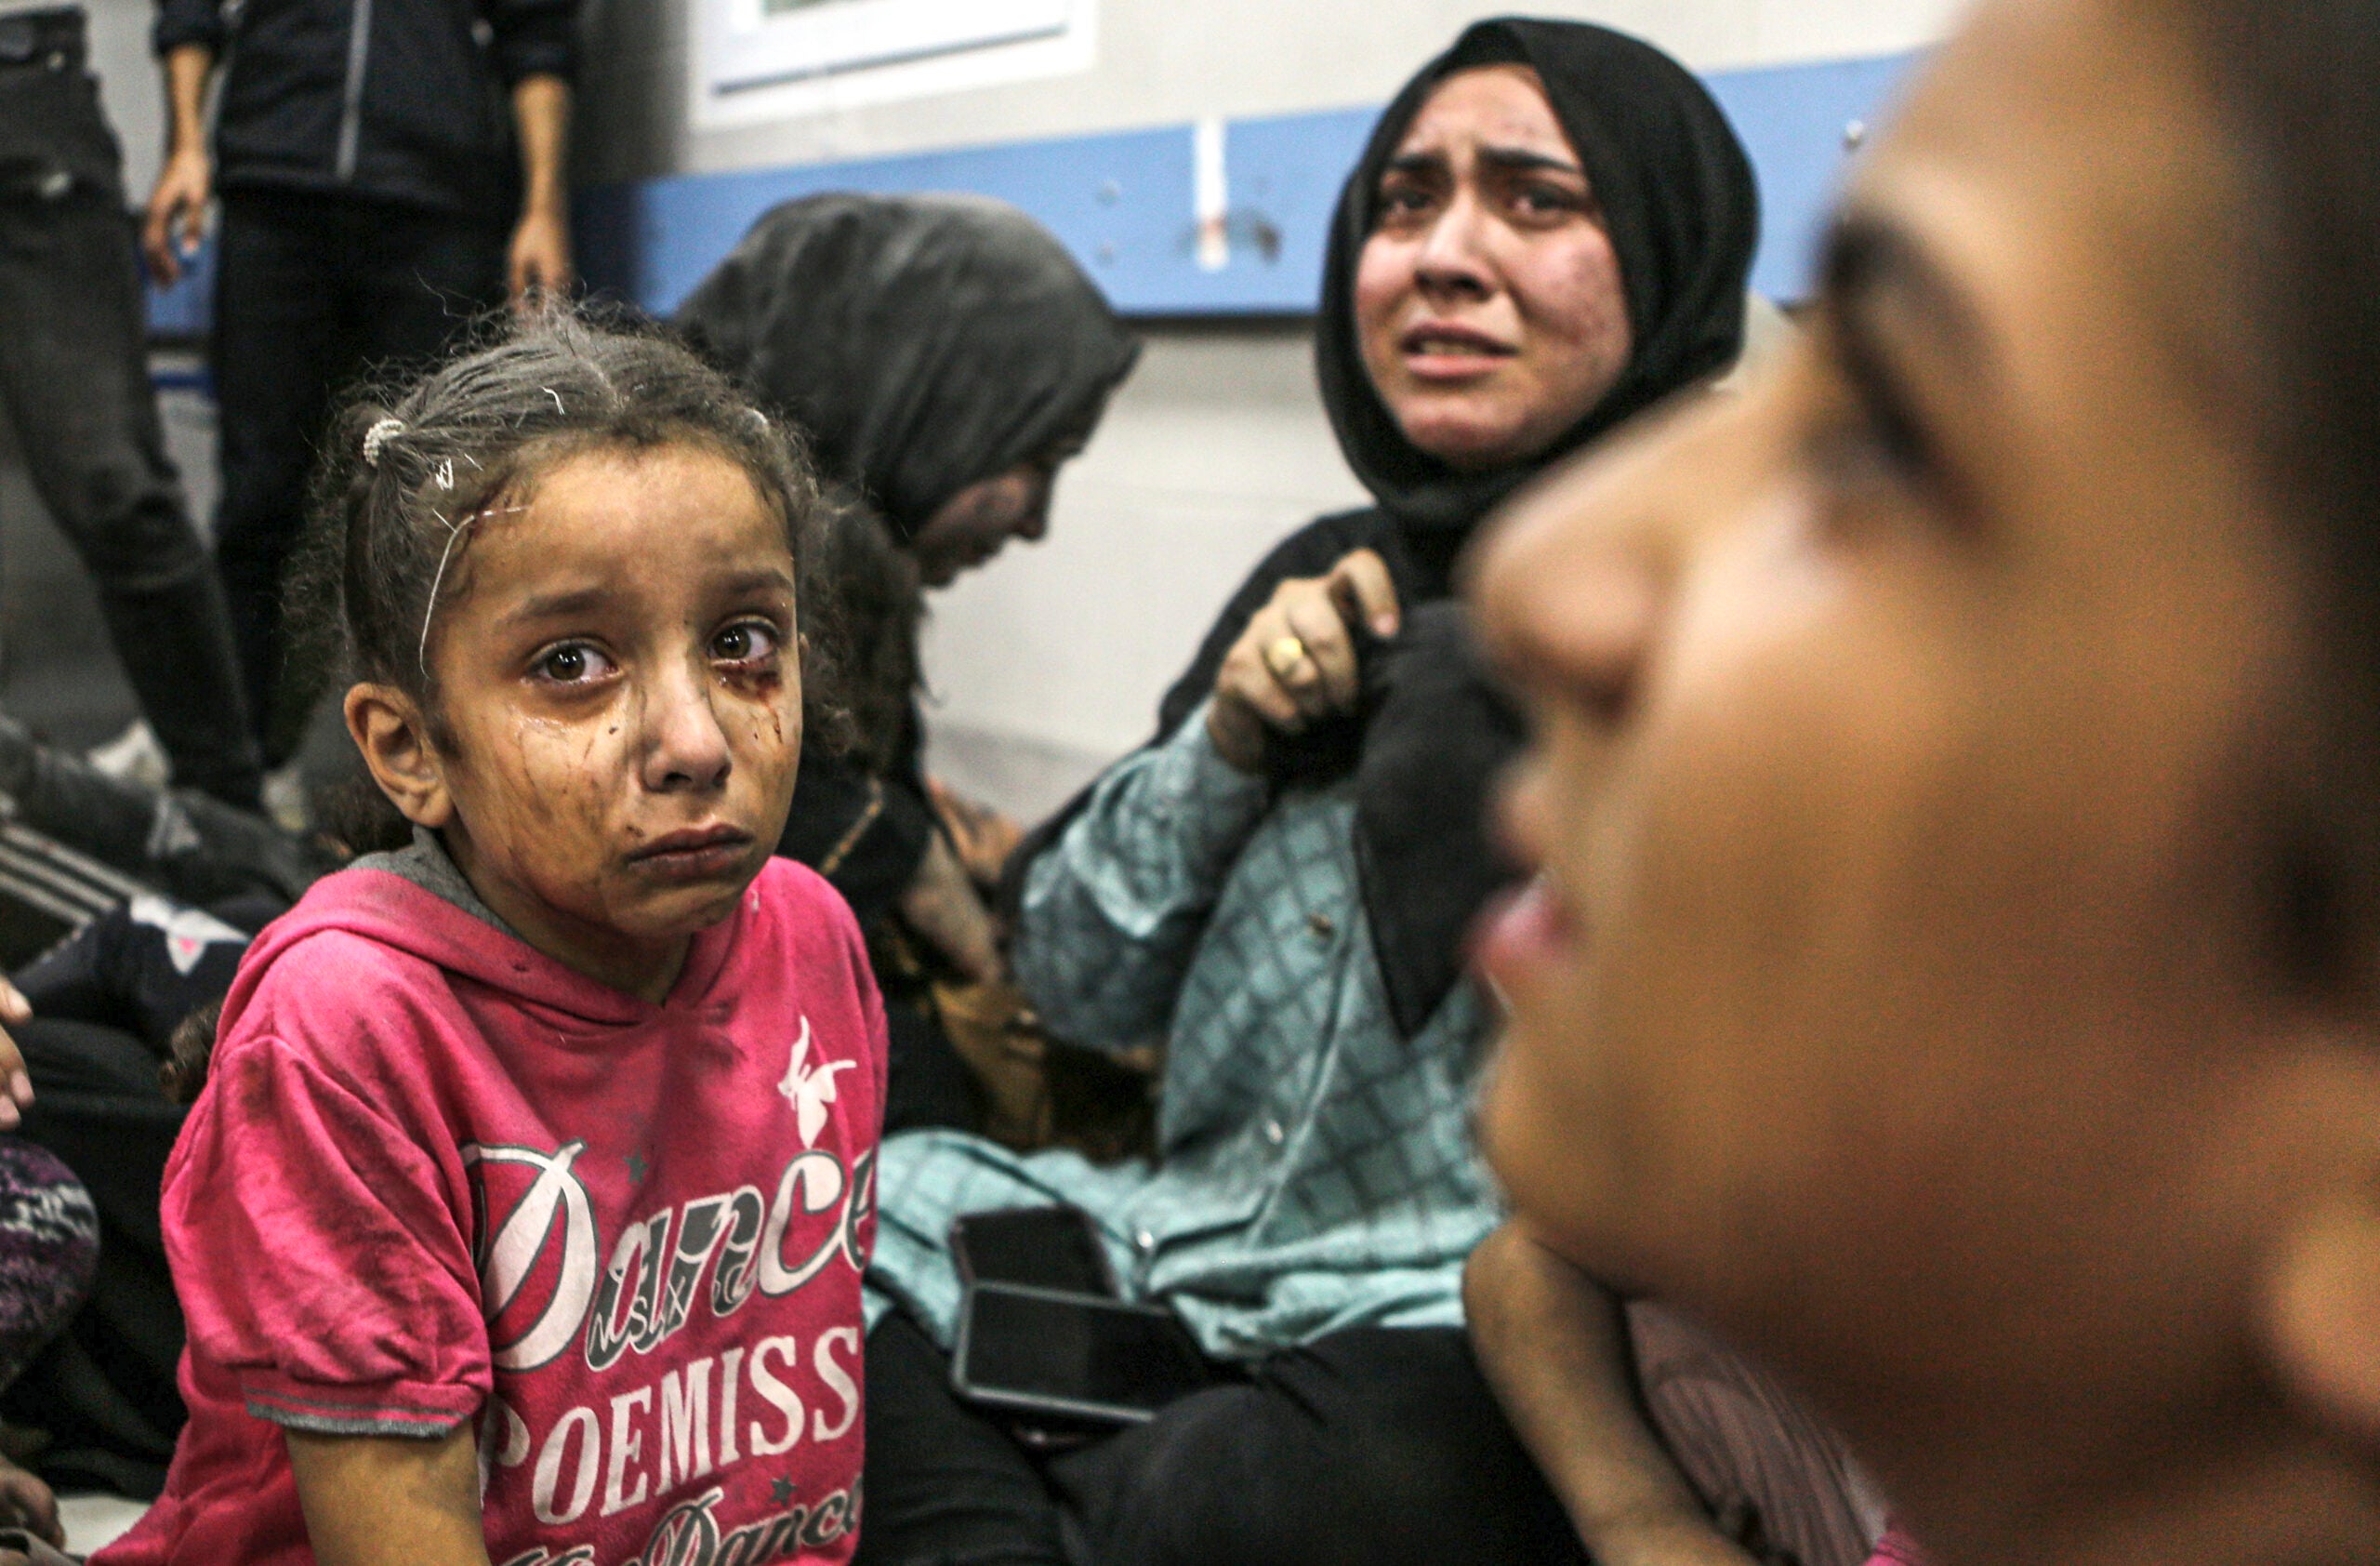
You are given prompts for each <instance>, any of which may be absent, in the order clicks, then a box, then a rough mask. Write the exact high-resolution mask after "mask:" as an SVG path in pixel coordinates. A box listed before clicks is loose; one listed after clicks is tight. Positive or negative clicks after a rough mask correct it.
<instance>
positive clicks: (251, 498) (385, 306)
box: [214, 190, 509, 759]
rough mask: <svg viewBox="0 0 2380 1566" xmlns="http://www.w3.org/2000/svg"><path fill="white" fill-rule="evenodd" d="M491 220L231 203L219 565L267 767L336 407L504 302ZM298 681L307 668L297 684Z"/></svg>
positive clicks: (292, 700)
mask: <svg viewBox="0 0 2380 1566" xmlns="http://www.w3.org/2000/svg"><path fill="white" fill-rule="evenodd" d="M508 232H509V230H508V227H507V225H506V221H505V219H504V218H503V217H501V216H499V217H498V218H497V219H496V221H495V222H493V223H491V222H489V221H487V220H484V219H463V218H458V217H453V216H448V215H444V214H440V213H435V212H427V211H421V210H417V209H414V208H410V207H403V206H390V205H388V204H385V203H377V202H367V201H356V200H349V199H346V198H342V197H335V196H318V195H305V194H297V193H284V192H265V191H255V190H231V191H227V192H224V197H223V222H222V230H221V234H220V238H219V240H218V253H217V263H216V274H215V343H214V357H215V394H216V399H217V402H218V409H219V414H220V423H219V425H218V430H219V439H220V442H221V447H220V451H221V466H222V471H223V494H222V500H221V502H220V504H219V506H218V509H217V511H216V515H215V554H216V560H217V562H218V565H219V566H220V568H221V570H222V573H223V589H224V591H225V593H226V595H227V596H228V597H229V598H230V600H231V621H232V626H233V629H234V631H235V633H236V635H237V637H238V641H239V648H240V663H241V667H242V669H243V670H244V673H245V680H246V685H247V710H248V713H249V716H250V718H251V719H252V720H253V721H254V722H255V723H257V725H258V737H259V739H260V740H262V741H263V742H264V743H265V745H266V747H267V752H268V754H269V755H270V756H272V757H275V758H276V759H277V758H278V757H279V756H280V755H282V754H284V753H285V752H286V751H287V750H289V749H291V748H292V747H293V746H294V745H295V743H296V740H297V736H298V729H299V727H300V726H301V725H302V723H303V721H304V716H305V714H304V710H303V709H304V705H305V703H306V702H307V701H308V700H309V699H311V697H312V696H313V695H314V688H313V687H314V680H313V679H311V678H304V677H301V678H298V679H296V680H293V681H292V682H291V689H290V692H289V694H288V696H287V697H284V696H283V695H282V694H281V689H280V687H281V684H282V676H283V665H284V659H285V658H286V657H287V655H288V651H289V649H288V647H287V645H286V644H285V642H284V637H283V634H282V623H281V592H282V586H283V575H284V569H285V567H286V565H287V564H288V560H289V554H290V551H291V549H292V548H293V547H294V546H295V544H296V542H297V539H298V534H299V530H300V528H301V525H302V522H303V518H304V515H305V508H306V487H307V480H308V475H309V473H310V472H311V469H312V467H313V463H314V456H315V453H316V450H317V449H318V446H319V444H320V442H321V441H322V440H323V439H324V436H325V434H326V432H327V426H328V423H329V419H330V415H331V411H332V409H333V407H334V405H335V404H336V400H337V398H338V397H339V396H340V395H341V394H342V393H344V392H345V391H347V390H348V389H349V388H350V386H351V385H352V384H353V383H355V382H356V381H358V380H359V379H361V378H364V377H365V376H367V375H370V376H377V377H387V378H393V377H399V376H402V375H403V374H405V373H407V372H417V371H419V370H420V369H422V368H425V367H426V366H428V365H430V364H431V363H432V362H434V361H435V360H436V359H437V358H438V357H439V356H440V355H441V354H442V353H443V352H445V351H446V349H447V348H448V347H449V346H450V344H452V343H453V342H454V340H455V339H456V336H457V335H458V333H459V332H460V330H461V329H462V328H463V327H465V326H467V325H469V322H470V321H471V319H472V318H473V317H474V316H475V315H478V314H480V313H481V312H484V311H487V310H489V309H492V308H494V307H496V306H497V305H499V304H501V303H502V302H503V300H504V265H505V245H506V239H507V234H508ZM298 672H300V673H301V675H302V674H305V673H309V672H311V671H298Z"/></svg>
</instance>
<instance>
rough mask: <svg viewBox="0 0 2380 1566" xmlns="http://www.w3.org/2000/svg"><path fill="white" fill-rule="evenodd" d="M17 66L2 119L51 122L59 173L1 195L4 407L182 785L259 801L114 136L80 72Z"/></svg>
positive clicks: (218, 596)
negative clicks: (164, 410)
mask: <svg viewBox="0 0 2380 1566" xmlns="http://www.w3.org/2000/svg"><path fill="white" fill-rule="evenodd" d="M0 95H5V98H6V102H5V103H0V113H9V114H12V115H15V116H17V118H18V119H19V121H20V129H21V128H22V126H23V125H25V124H27V123H33V124H36V125H39V126H41V128H42V131H43V134H44V135H45V136H46V137H48V138H52V139H55V141H56V143H57V157H58V165H57V166H56V167H55V168H54V169H53V170H51V171H50V173H49V174H48V175H46V176H44V177H42V178H40V179H32V180H30V181H27V180H23V179H13V180H10V181H7V188H6V189H0V402H5V403H6V404H7V410H8V414H9V418H10V420H11V422H12V424H13V425H14V428H15V432H16V436H17V444H18V445H19V447H20V450H21V451H22V453H23V456H24V461H25V467H26V470H27V471H28V473H29V474H30V475H31V477H32V479H33V487H34V489H35V490H36V491H37V492H38V493H39V494H40V496H41V498H42V502H43V504H44V505H45V506H46V507H47V508H48V510H49V511H50V513H51V514H52V515H53V516H55V517H56V518H57V519H58V522H59V525H60V526H61V527H62V528H64V530H65V532H66V536H67V537H68V538H69V539H70V540H71V541H72V542H73V546H74V548H75V550H76V551H77V552H78V553H79V554H80V555H81V556H82V558H83V562H84V564H85V565H86V567H87V568H88V569H89V571H90V573H91V576H92V578H93V581H94V584H95V585H96V587H97V589H98V591H99V608H100V613H101V614H102V615H103V616H104V617H105V618H106V621H107V626H108V631H109V635H110V637H111V638H112V641H113V643H114V644H115V649H116V656H117V657H118V658H119V660H120V661H121V662H122V663H123V665H124V671H125V675H126V678H127V679H128V680H129V681H130V683H131V684H132V688H133V691H134V693H135V695H136V696H137V697H139V702H140V707H141V710H142V712H143V713H144V714H145V715H146V716H147V718H148V719H149V723H150V725H151V726H152V728H154V729H155V730H156V733H157V738H158V740H159V742H160V743H161V744H162V745H163V746H164V747H165V753H166V755H167V756H168V757H169V758H171V760H172V762H173V766H174V776H175V780H176V781H177V782H179V783H181V784H183V785H185V786H188V787H192V788H198V789H204V790H206V791H207V792H208V793H210V794H213V795H215V796H216V797H217V798H218V799H222V800H225V801H228V802H229V803H233V804H238V805H243V806H245V807H249V808H254V807H255V805H256V803H257V788H258V782H259V768H258V757H257V751H256V747H255V745H254V743H253V741H252V740H251V739H250V737H249V734H248V730H247V722H246V716H245V710H244V705H243V702H242V697H241V690H240V684H239V680H238V677H237V666H236V664H235V662H234V658H233V654H232V649H231V628H230V622H229V619H228V617H226V615H225V612H224V605H223V599H222V593H221V591H220V589H219V588H218V584H217V582H216V578H215V574H214V571H213V570H212V568H211V567H210V566H209V564H208V563H207V559H206V552H205V548H204V547H203V546H202V545H201V544H200V542H199V538H198V534H197V532H196V530H195V529H194V528H192V525H191V521H190V516H189V513H188V511H186V510H185V508H184V505H183V500H182V493H181V486H180V481H179V475H178V474H177V473H176V472H175V471H174V468H173V464H172V463H171V461H170V460H168V459H167V458H166V456H165V435H164V431H163V429H162V428H161V426H160V424H159V422H158V418H157V404H156V395H155V392H154V391H153V389H152V387H151V385H150V381H149V367H148V353H147V349H146V346H145V340H144V338H145V327H144V324H143V319H142V307H141V295H140V279H139V271H138V269H137V267H136V265H135V263H134V259H133V234H132V230H131V227H130V225H129V223H128V222H127V220H126V217H125V210H124V195H123V191H122V188H121V186H120V184H119V183H118V182H117V178H116V176H115V174H114V169H115V166H116V162H115V144H114V139H113V137H112V135H111V134H110V133H109V131H108V129H107V126H106V125H105V123H104V122H103V121H101V120H100V118H99V105H98V102H97V100H96V98H95V97H94V95H93V93H92V90H91V87H90V86H89V82H88V79H87V78H86V77H84V76H83V75H82V74H81V73H80V72H79V71H72V72H70V71H58V72H46V71H42V72H29V71H27V70H24V69H21V68H20V69H18V70H14V71H11V72H9V73H7V81H6V82H0ZM94 169H103V170H105V171H106V173H105V177H104V178H99V177H97V176H95V175H94V174H93V173H92V172H91V171H92V170H94ZM73 170H81V171H82V172H81V173H79V174H77V173H74V172H72V171H73Z"/></svg>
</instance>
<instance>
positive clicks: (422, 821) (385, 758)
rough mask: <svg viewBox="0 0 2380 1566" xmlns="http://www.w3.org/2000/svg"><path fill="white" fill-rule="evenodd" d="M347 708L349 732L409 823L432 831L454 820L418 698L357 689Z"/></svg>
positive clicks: (392, 689)
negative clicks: (416, 700)
mask: <svg viewBox="0 0 2380 1566" xmlns="http://www.w3.org/2000/svg"><path fill="white" fill-rule="evenodd" d="M345 707H346V712H347V732H348V733H349V735H350V736H351V737H353V738H354V740H355V748H356V749H357V750H361V751H363V752H364V765H365V766H367V767H369V768H371V769H372V780H373V781H374V782H375V783H377V784H378V785H379V786H380V791H381V792H382V793H384V794H386V795H388V796H389V801H390V803H392V804H394V805H395V806H396V807H397V809H398V810H399V811H401V812H403V815H404V818H405V819H406V820H408V821H411V822H412V823H414V825H416V826H417V827H428V828H430V829H433V830H435V829H438V828H440V827H443V826H444V825H446V823H447V822H449V821H451V820H453V819H454V817H455V801H454V796H453V795H452V794H450V793H449V792H448V791H447V789H446V769H445V765H444V763H443V761H442V760H441V759H440V757H439V754H438V748H437V747H436V746H435V745H433V744H432V743H431V742H430V723H429V721H428V719H426V718H425V717H424V716H423V715H422V711H421V708H420V707H419V705H418V704H417V703H416V702H415V701H414V699H413V697H409V696H407V695H406V694H405V693H404V692H403V691H401V690H399V689H397V687H396V686H394V685H377V684H368V683H366V684H357V685H353V686H350V688H349V690H348V693H347V701H346V704H345Z"/></svg>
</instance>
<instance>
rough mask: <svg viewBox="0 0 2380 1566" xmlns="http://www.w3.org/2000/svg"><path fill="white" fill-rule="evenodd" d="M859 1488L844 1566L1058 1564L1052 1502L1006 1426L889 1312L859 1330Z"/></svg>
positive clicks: (913, 1328) (912, 1327) (910, 1325)
mask: <svg viewBox="0 0 2380 1566" xmlns="http://www.w3.org/2000/svg"><path fill="white" fill-rule="evenodd" d="M866 1370H867V1455H866V1467H865V1469H864V1470H863V1475H862V1480H861V1490H862V1493H864V1494H865V1495H866V1505H865V1507H864V1509H863V1511H862V1513H861V1517H860V1530H859V1553H858V1554H857V1555H855V1556H854V1557H853V1566H1061V1563H1062V1562H1063V1561H1064V1559H1065V1557H1064V1554H1063V1552H1062V1549H1061V1546H1060V1543H1059V1525H1058V1506H1057V1503H1056V1502H1055V1501H1053V1500H1052V1499H1051V1495H1050V1491H1049V1488H1048V1486H1047V1485H1045V1484H1044V1483H1043V1482H1042V1480H1041V1476H1040V1474H1039V1472H1038V1470H1037V1469H1036V1468H1035V1466H1034V1464H1033V1461H1032V1459H1031V1458H1030V1457H1029V1456H1027V1455H1026V1453H1025V1450H1024V1448H1022V1447H1020V1446H1018V1445H1017V1443H1016V1442H1015V1441H1014V1440H1012V1439H1010V1437H1009V1434H1008V1431H1007V1430H1006V1429H1005V1428H1003V1427H1001V1426H1000V1425H998V1423H997V1422H995V1421H993V1420H991V1419H987V1418H985V1416H984V1415H983V1414H980V1413H976V1412H974V1411H973V1410H972V1409H970V1408H967V1407H966V1406H964V1405H963V1404H961V1403H960V1402H959V1400H958V1399H957V1398H955V1397H953V1396H952V1395H951V1391H950V1360H949V1357H948V1356H946V1355H945V1354H944V1353H943V1352H942V1350H940V1349H939V1348H936V1347H934V1346H933V1344H932V1341H931V1340H930V1339H928V1338H927V1336H926V1334H924V1333H923V1332H922V1331H920V1330H919V1327H918V1326H917V1324H916V1323H915V1322H913V1321H911V1320H909V1319H908V1318H907V1317H906V1316H903V1315H901V1314H899V1313H897V1312H896V1313H894V1314H893V1315H891V1316H887V1317H886V1318H885V1319H884V1320H882V1321H880V1322H879V1323H878V1324H877V1328H876V1330H875V1331H874V1332H872V1333H870V1334H867V1365H866Z"/></svg>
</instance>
